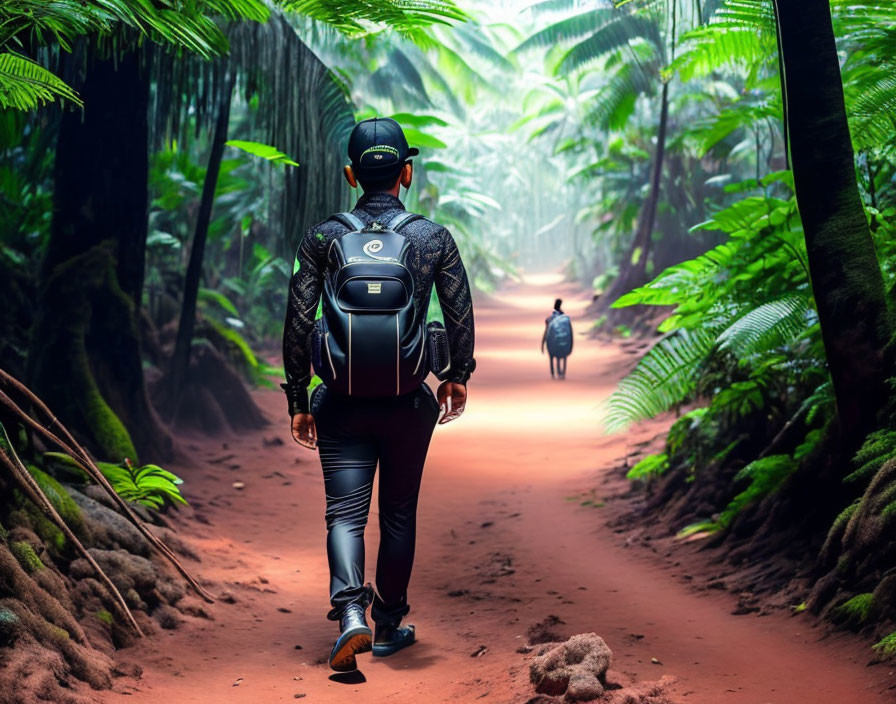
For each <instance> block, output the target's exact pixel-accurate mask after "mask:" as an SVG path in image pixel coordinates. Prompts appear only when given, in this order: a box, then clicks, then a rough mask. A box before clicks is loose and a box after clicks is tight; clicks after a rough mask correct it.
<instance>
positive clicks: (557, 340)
mask: <svg viewBox="0 0 896 704" xmlns="http://www.w3.org/2000/svg"><path fill="white" fill-rule="evenodd" d="M547 343H548V353H549V354H550V355H551V356H552V357H565V356H566V355H568V354H569V353H570V352H572V322H570V320H569V316H568V315H565V314H563V313H561V314H560V315H552V316H551V319H550V321H549V322H548V336H547Z"/></svg>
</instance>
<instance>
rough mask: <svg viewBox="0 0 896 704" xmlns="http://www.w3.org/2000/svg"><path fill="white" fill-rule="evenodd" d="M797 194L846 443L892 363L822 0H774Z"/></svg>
mask: <svg viewBox="0 0 896 704" xmlns="http://www.w3.org/2000/svg"><path fill="white" fill-rule="evenodd" d="M775 6H776V10H777V15H778V23H779V32H780V40H781V62H782V64H783V69H784V70H783V74H784V82H783V86H782V90H783V94H784V101H785V104H786V106H787V119H788V121H789V128H790V129H789V133H790V156H791V162H792V165H793V175H794V181H795V186H796V198H797V204H798V206H799V211H800V215H801V217H802V221H803V229H804V232H805V237H806V249H807V252H808V259H809V274H810V278H811V281H812V289H813V292H814V295H815V302H816V305H817V307H818V317H819V320H820V322H821V332H822V339H823V340H824V346H825V352H826V353H827V360H828V366H829V368H830V372H831V379H832V381H833V386H834V391H835V394H836V398H837V411H838V416H839V421H840V428H841V432H842V438H843V440H844V449H845V450H847V451H854V450H855V449H857V448H858V446H859V444H860V443H861V442H862V440H863V439H864V437H865V435H867V433H868V432H869V431H871V430H874V427H875V423H876V414H877V413H878V412H879V411H880V410H881V409H882V407H883V406H884V404H885V403H886V400H887V386H886V384H885V381H886V379H887V377H888V376H889V375H890V374H891V373H892V371H891V370H890V369H889V368H888V363H887V360H886V359H885V355H884V350H885V347H886V344H887V342H888V341H889V339H890V336H891V334H892V320H891V317H890V311H889V310H888V307H887V297H886V289H885V286H884V281H883V276H882V274H881V269H880V265H879V263H878V259H877V255H876V253H875V249H874V243H873V240H872V238H871V231H870V229H869V227H868V221H867V219H866V216H865V211H864V208H863V206H862V201H861V198H860V195H859V190H858V185H857V182H856V171H855V154H854V152H853V146H852V141H851V139H850V133H849V124H848V122H847V115H846V106H845V103H844V99H843V83H842V80H841V76H840V62H839V58H838V55H837V45H836V41H835V38H834V30H833V27H832V23H831V8H830V4H829V2H828V0H776V2H775Z"/></svg>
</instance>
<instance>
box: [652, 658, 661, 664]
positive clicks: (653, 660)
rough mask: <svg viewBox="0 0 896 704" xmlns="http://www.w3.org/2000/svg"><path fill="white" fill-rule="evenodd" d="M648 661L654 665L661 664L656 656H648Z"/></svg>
mask: <svg viewBox="0 0 896 704" xmlns="http://www.w3.org/2000/svg"><path fill="white" fill-rule="evenodd" d="M650 662H652V663H653V664H654V665H662V664H663V663H661V662H660V661H659V660H657V659H656V658H650Z"/></svg>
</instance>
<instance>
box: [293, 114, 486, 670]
mask: <svg viewBox="0 0 896 704" xmlns="http://www.w3.org/2000/svg"><path fill="white" fill-rule="evenodd" d="M417 154H418V150H417V149H414V148H410V147H408V143H407V140H406V138H405V136H404V133H403V132H402V129H401V127H400V126H399V124H398V123H397V122H395V121H394V120H391V119H388V118H374V119H371V120H364V121H362V122H359V123H358V124H357V125H356V126H355V128H354V130H353V131H352V134H351V136H350V138H349V145H348V156H349V159H350V160H351V165H350V166H346V167H345V177H346V180H347V181H348V183H349V185H351V186H352V187H353V188H356V187H358V186H359V185H360V187H361V188H362V190H363V192H364V193H363V195H362V196H361V198H360V199H359V200H358V202H357V204H356V205H355V208H354V210H352V212H351V213H343V214H340V215H337V216H334V217H331V218H330V219H328V220H326V221H324V222H322V223H319V224H318V225H315V226H314V227H312V228H311V229H310V230H308V232H307V233H306V234H305V236H304V238H303V240H302V242H301V245H300V246H299V250H298V253H297V255H296V267H297V268H296V269H295V273H294V274H293V277H292V280H291V281H290V285H289V302H288V306H287V312H286V323H285V327H284V333H283V359H284V367H285V371H286V384H284V385H283V386H284V389H285V390H286V395H287V399H288V403H289V413H290V415H291V416H292V435H293V438H294V439H295V440H296V442H297V443H299V444H300V445H303V446H305V447H308V448H315V447H316V448H318V449H319V452H320V461H321V466H322V468H323V475H324V488H325V492H326V501H327V508H326V524H327V555H328V558H329V565H330V603H331V605H332V607H333V608H332V610H331V611H330V613H329V614H328V618H329V619H331V620H334V621H339V623H340V635H339V637H338V639H337V640H336V643H335V645H334V646H333V649H332V651H331V653H330V666H331V667H332V668H333V669H334V670H337V671H347V670H353V669H355V668H356V667H357V663H356V658H355V655H356V654H357V653H362V652H367V651H369V650H371V649H372V650H373V655H374V656H387V655H391V654H393V653H395V652H397V651H398V650H400V649H401V648H404V647H406V646H408V645H410V644H411V643H413V642H414V639H415V632H414V627H413V626H412V625H407V626H402V625H401V621H402V618H403V617H404V616H405V615H406V614H407V613H408V611H409V606H408V602H407V588H408V582H409V580H410V576H411V568H412V565H413V561H414V545H415V539H416V513H417V496H418V493H419V490H420V480H421V477H422V473H423V464H424V461H425V459H426V452H427V450H428V448H429V441H430V438H431V436H432V432H433V430H434V428H435V425H436V422H437V421H438V422H439V423H447V422H449V421H451V420H454V419H455V418H457V417H459V416H460V415H461V413H462V412H463V410H464V406H465V404H466V399H467V391H466V383H467V380H468V379H469V377H470V374H471V373H472V372H473V370H474V368H475V361H474V359H473V337H474V335H473V305H472V300H471V297H470V287H469V284H468V282H467V275H466V271H465V270H464V266H463V262H462V261H461V258H460V254H459V252H458V249H457V245H456V244H455V242H454V239H453V238H452V236H451V234H450V233H449V232H448V230H446V229H445V228H443V227H441V226H439V225H437V224H435V223H433V222H431V221H429V220H427V219H425V218H422V217H420V216H417V215H413V214H410V213H408V212H407V211H406V210H405V208H404V205H403V204H402V202H401V201H400V200H399V199H398V195H399V192H400V189H401V187H402V186H404V187H405V188H409V187H410V185H411V181H412V178H413V165H412V163H411V161H410V160H409V159H410V157H413V156H416V155H417ZM433 285H435V288H436V293H437V294H438V298H439V302H440V304H441V308H442V313H443V316H444V319H445V328H446V330H439V331H436V332H437V333H442V335H434V334H432V333H430V334H427V328H426V316H427V308H428V305H429V301H430V294H431V291H432V287H433ZM322 297H323V300H322V306H321V307H322V310H323V315H322V317H321V318H320V319H319V320H318V321H317V322H315V317H316V312H317V310H318V303H319V302H321V298H322ZM446 331H447V335H445V332H446ZM439 338H442V339H445V338H447V347H448V349H447V350H444V349H443V350H441V351H440V350H439V349H438V348H437V347H436V346H434V345H433V342H434V341H435V340H437V339H439ZM446 360H447V361H446ZM312 361H313V363H314V369H315V371H316V372H317V374H318V376H320V377H321V379H322V380H323V381H324V383H323V384H321V385H319V386H318V387H316V388H315V389H314V392H313V393H312V394H311V398H310V399H309V396H308V391H307V389H308V385H309V383H310V381H311V371H310V366H311V363H312ZM436 367H441V368H436ZM430 368H433V371H435V372H437V373H439V378H441V379H445V381H444V382H443V383H442V384H441V385H440V386H439V389H438V392H437V398H436V397H434V396H433V393H432V391H431V390H430V388H429V386H427V385H426V384H425V383H423V378H424V377H425V376H426V374H427V373H428V371H429V370H430ZM440 412H441V420H439V415H440ZM377 464H379V523H380V545H379V552H378V555H377V567H376V591H374V590H373V588H372V587H371V586H370V585H369V584H366V585H365V583H364V528H365V526H366V524H367V515H368V511H369V508H370V498H371V493H372V491H373V480H374V476H375V473H376V468H377ZM371 604H372V609H371V616H372V617H373V620H374V622H375V624H376V633H375V634H372V633H371V631H370V628H369V627H368V625H367V621H366V617H365V613H366V609H367V607H368V606H369V605H371ZM372 635H373V643H372V644H371V636H372Z"/></svg>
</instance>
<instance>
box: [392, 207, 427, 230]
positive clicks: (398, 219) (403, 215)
mask: <svg viewBox="0 0 896 704" xmlns="http://www.w3.org/2000/svg"><path fill="white" fill-rule="evenodd" d="M422 218H423V216H422V215H417V213H409V212H408V211H407V210H402V211H401V212H399V213H398V214H397V215H394V216H393V217H392V218H391V219H390V220H389V222H387V223H386V224H385V227H386V229H387V230H392V232H398V231H399V230H400V229H401V228H403V227H404V226H405V225H409V224H410V223H412V222H414V220H421V219H422Z"/></svg>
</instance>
